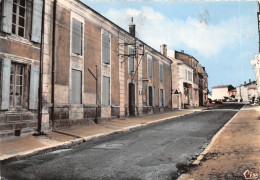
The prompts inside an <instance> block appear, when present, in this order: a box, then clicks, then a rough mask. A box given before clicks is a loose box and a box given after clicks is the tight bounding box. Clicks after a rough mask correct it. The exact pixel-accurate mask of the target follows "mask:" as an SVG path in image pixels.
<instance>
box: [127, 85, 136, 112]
mask: <svg viewBox="0 0 260 180" xmlns="http://www.w3.org/2000/svg"><path fill="white" fill-rule="evenodd" d="M128 94H129V115H130V116H134V115H135V84H134V83H129V93H128Z"/></svg>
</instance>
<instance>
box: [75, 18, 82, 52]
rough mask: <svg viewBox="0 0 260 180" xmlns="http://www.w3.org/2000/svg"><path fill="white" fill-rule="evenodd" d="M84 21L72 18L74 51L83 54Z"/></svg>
mask: <svg viewBox="0 0 260 180" xmlns="http://www.w3.org/2000/svg"><path fill="white" fill-rule="evenodd" d="M82 31H83V26H82V23H81V22H79V21H77V20H76V19H72V53H73V54H77V55H82V39H83V36H82Z"/></svg>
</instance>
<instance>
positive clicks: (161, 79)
mask: <svg viewBox="0 0 260 180" xmlns="http://www.w3.org/2000/svg"><path fill="white" fill-rule="evenodd" d="M160 82H163V64H160Z"/></svg>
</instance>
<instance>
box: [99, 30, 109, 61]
mask: <svg viewBox="0 0 260 180" xmlns="http://www.w3.org/2000/svg"><path fill="white" fill-rule="evenodd" d="M104 34H107V35H108V37H109V63H106V62H104V61H103V35H104ZM101 63H102V64H103V65H106V66H110V65H111V33H109V32H108V31H107V30H105V29H102V30H101Z"/></svg>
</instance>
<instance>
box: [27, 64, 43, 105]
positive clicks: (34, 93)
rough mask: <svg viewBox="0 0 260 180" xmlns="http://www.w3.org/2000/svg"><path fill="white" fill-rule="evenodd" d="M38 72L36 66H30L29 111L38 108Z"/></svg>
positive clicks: (38, 69)
mask: <svg viewBox="0 0 260 180" xmlns="http://www.w3.org/2000/svg"><path fill="white" fill-rule="evenodd" d="M39 72H40V68H39V67H38V66H33V65H32V66H31V72H30V95H29V109H37V108H38V90H39Z"/></svg>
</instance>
